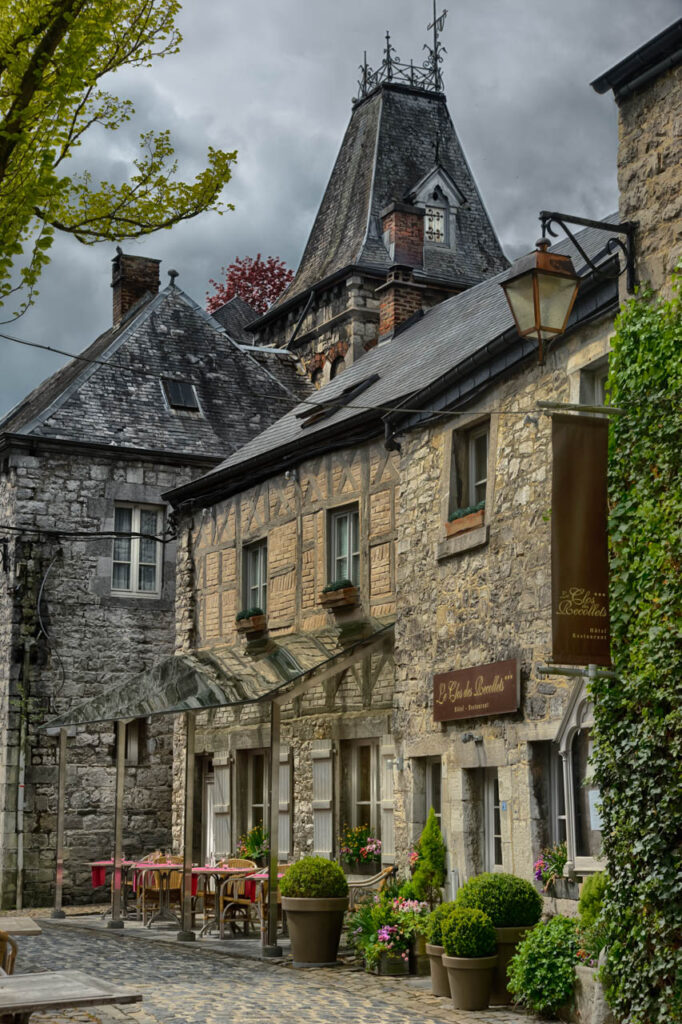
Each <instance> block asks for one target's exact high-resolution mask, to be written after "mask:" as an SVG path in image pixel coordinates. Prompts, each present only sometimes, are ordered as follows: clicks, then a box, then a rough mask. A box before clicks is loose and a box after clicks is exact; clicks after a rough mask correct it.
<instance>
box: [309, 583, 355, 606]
mask: <svg viewBox="0 0 682 1024" xmlns="http://www.w3.org/2000/svg"><path fill="white" fill-rule="evenodd" d="M359 600H360V593H359V591H358V588H357V587H354V586H350V587H341V588H339V589H338V590H323V591H322V593H321V594H320V595H319V601H320V604H321V605H322V607H323V608H329V609H330V610H331V611H333V610H334V609H335V608H354V607H355V606H356V605H357V604H358V603H359Z"/></svg>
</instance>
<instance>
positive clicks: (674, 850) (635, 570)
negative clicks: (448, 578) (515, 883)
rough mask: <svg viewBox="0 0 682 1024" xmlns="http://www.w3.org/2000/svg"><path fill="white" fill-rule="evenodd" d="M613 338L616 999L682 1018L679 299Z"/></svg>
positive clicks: (611, 903)
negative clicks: (618, 413) (617, 412)
mask: <svg viewBox="0 0 682 1024" xmlns="http://www.w3.org/2000/svg"><path fill="white" fill-rule="evenodd" d="M616 327H617V333H616V336H615V338H614V339H613V340H612V349H613V354H612V356H611V373H610V384H611V395H612V402H613V404H614V405H615V406H617V407H619V408H621V409H622V410H624V413H625V415H622V416H614V417H612V426H611V434H610V453H609V495H610V507H611V515H610V543H611V630H612V658H613V663H614V668H615V671H616V674H617V678H614V679H599V680H597V681H595V683H594V685H593V694H594V698H595V700H594V705H595V720H596V745H595V761H596V764H595V769H596V773H597V777H598V781H599V784H600V787H601V792H602V801H603V808H602V813H603V820H604V830H603V837H604V851H605V853H606V856H607V858H608V863H609V875H610V882H609V888H608V894H607V900H606V906H605V918H606V921H607V924H608V927H609V932H610V949H609V955H608V964H607V971H608V975H609V978H610V991H609V1000H610V1002H611V1003H612V1005H613V1007H614V1009H615V1012H616V1016H617V1017H619V1018H620V1019H621V1020H623V1021H624V1022H625V1024H667V1022H673V1021H676V1022H679V1021H682V299H681V297H680V281H679V280H678V281H677V282H676V283H675V287H674V289H673V298H672V299H671V300H663V299H658V300H656V301H653V300H652V298H651V296H650V295H643V296H641V297H639V298H636V299H632V300H631V301H630V302H629V303H628V304H627V305H626V306H625V307H624V308H623V311H622V312H621V315H620V317H619V319H618V321H617V323H616Z"/></svg>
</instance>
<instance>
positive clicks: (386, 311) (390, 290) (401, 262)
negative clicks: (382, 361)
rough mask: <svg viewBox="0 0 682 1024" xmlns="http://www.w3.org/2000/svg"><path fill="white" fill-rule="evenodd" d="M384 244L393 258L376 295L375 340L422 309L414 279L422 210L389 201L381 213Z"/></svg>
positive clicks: (420, 292) (421, 256)
mask: <svg viewBox="0 0 682 1024" xmlns="http://www.w3.org/2000/svg"><path fill="white" fill-rule="evenodd" d="M381 223H382V228H383V233H384V245H385V246H386V248H387V249H388V251H389V253H390V254H391V257H392V258H393V260H394V263H393V266H392V267H391V269H390V270H389V272H388V277H387V279H386V283H385V284H382V285H380V286H379V287H378V288H377V289H376V292H375V294H376V295H378V296H379V341H382V339H384V338H387V337H389V336H390V335H391V334H393V332H394V331H395V329H396V327H398V326H399V325H400V324H402V323H404V322H405V321H406V320H408V319H409V318H410V317H411V316H413V315H414V314H415V313H417V312H419V311H420V310H421V308H422V301H423V293H424V288H425V286H424V285H423V284H418V283H417V282H416V281H415V279H414V273H413V271H414V269H415V268H416V267H422V266H423V265H424V211H423V210H422V209H420V208H419V207H418V206H410V205H409V204H408V203H391V204H390V206H387V207H386V209H385V210H383V211H382V213H381Z"/></svg>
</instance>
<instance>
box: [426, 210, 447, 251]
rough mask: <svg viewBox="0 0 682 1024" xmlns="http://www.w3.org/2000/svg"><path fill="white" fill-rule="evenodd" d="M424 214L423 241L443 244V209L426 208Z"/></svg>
mask: <svg viewBox="0 0 682 1024" xmlns="http://www.w3.org/2000/svg"><path fill="white" fill-rule="evenodd" d="M425 214H426V215H425V217H424V241H425V242H439V243H441V244H443V243H444V242H445V241H446V237H445V208H444V207H442V206H427V207H426V208H425Z"/></svg>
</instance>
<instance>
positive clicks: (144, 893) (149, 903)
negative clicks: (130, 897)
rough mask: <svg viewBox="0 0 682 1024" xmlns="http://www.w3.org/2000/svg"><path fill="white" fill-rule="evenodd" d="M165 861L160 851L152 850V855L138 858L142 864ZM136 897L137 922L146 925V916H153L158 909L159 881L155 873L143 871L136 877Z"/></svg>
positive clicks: (148, 854)
mask: <svg viewBox="0 0 682 1024" xmlns="http://www.w3.org/2000/svg"><path fill="white" fill-rule="evenodd" d="M165 859H166V858H165V856H164V854H163V853H162V852H161V850H153V851H152V853H147V854H145V855H144V856H143V857H140V862H141V863H142V864H158V863H160V862H162V861H164V860H165ZM136 896H137V900H136V902H137V919H138V921H139V920H142V923H143V924H146V923H147V915H148V914H153V913H154V911H156V910H158V909H159V879H158V875H157V874H156V872H154V871H150V872H146V871H143V872H142V874H140V875H139V876H138V879H137V890H136Z"/></svg>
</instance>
